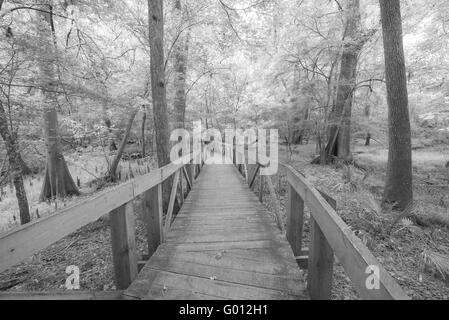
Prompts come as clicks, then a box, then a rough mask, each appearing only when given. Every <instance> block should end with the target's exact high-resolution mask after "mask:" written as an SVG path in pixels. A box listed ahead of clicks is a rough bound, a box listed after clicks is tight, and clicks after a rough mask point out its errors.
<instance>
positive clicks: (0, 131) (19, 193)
mask: <svg viewBox="0 0 449 320" xmlns="http://www.w3.org/2000/svg"><path fill="white" fill-rule="evenodd" d="M0 135H1V136H2V138H3V141H5V145H6V153H7V156H8V161H9V167H10V170H11V175H12V177H13V182H14V188H15V189H16V197H17V202H18V205H19V215H20V223H21V224H26V223H28V222H30V221H31V216H30V208H29V206H28V199H27V195H26V191H25V186H24V184H23V167H22V166H23V163H24V162H23V159H22V156H21V155H20V152H19V146H18V143H17V132H15V131H13V129H12V128H11V129H10V128H9V127H8V121H7V118H6V112H5V109H4V107H3V104H2V103H1V101H0Z"/></svg>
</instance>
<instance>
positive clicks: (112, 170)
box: [108, 109, 138, 182]
mask: <svg viewBox="0 0 449 320" xmlns="http://www.w3.org/2000/svg"><path fill="white" fill-rule="evenodd" d="M137 111H138V110H137V109H136V110H134V111H133V113H132V114H131V116H130V117H129V121H128V125H127V126H126V131H125V135H124V136H123V139H122V142H121V143H120V147H119V149H118V152H117V155H116V156H115V158H114V161H112V164H111V168H110V169H109V176H108V178H109V180H110V181H111V182H117V168H118V165H119V163H120V160H121V159H122V155H123V152H124V151H125V147H126V144H127V142H128V138H129V135H130V133H131V129H132V127H133V123H134V119H135V118H136V115H137Z"/></svg>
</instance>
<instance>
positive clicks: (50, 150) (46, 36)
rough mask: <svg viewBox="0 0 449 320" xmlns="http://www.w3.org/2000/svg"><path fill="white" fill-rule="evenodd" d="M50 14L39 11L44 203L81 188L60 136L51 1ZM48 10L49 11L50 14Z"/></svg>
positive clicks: (47, 9)
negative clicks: (42, 99) (44, 148)
mask: <svg viewBox="0 0 449 320" xmlns="http://www.w3.org/2000/svg"><path fill="white" fill-rule="evenodd" d="M43 8H44V9H45V10H46V12H41V11H39V12H37V18H38V22H37V23H38V29H39V35H40V41H41V44H42V48H41V52H40V54H39V68H40V73H41V74H40V77H41V86H42V88H43V96H44V101H43V105H44V128H45V129H44V130H45V137H46V144H47V166H46V170H45V179H44V184H43V186H42V191H41V195H40V200H41V201H45V200H47V199H49V198H52V197H56V196H59V197H66V196H69V195H79V191H78V188H77V186H76V184H75V182H74V181H73V178H72V176H71V175H70V172H69V170H68V167H67V164H66V162H65V159H64V156H63V155H62V153H61V147H60V137H59V134H58V114H57V111H56V107H55V105H56V95H55V91H56V90H55V89H56V83H55V82H56V80H55V54H56V53H55V47H54V46H55V42H54V41H53V40H52V39H53V37H54V24H53V16H52V5H51V1H47V2H46V4H45V5H44V7H43ZM47 11H48V12H47Z"/></svg>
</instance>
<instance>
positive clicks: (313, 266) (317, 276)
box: [307, 192, 336, 300]
mask: <svg viewBox="0 0 449 320" xmlns="http://www.w3.org/2000/svg"><path fill="white" fill-rule="evenodd" d="M321 194H322V195H323V197H324V198H325V199H326V201H327V202H328V203H329V204H330V205H331V206H332V207H333V208H334V209H336V202H335V200H334V199H332V198H330V197H329V196H327V195H326V194H323V193H322V192H321ZM333 268H334V252H333V251H332V248H331V246H330V245H329V243H328V242H327V239H326V237H325V236H324V234H323V232H322V231H321V229H320V226H319V225H318V223H316V221H315V219H314V218H313V216H312V215H311V216H310V248H309V264H308V279H307V289H308V291H309V295H310V298H311V299H312V300H330V299H331V294H332V273H333Z"/></svg>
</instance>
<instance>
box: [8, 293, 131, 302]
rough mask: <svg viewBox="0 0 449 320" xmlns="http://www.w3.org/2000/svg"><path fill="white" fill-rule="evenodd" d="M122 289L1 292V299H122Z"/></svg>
mask: <svg viewBox="0 0 449 320" xmlns="http://www.w3.org/2000/svg"><path fill="white" fill-rule="evenodd" d="M122 296H123V292H122V291H101V292H93V291H54V292H0V300H120V299H122Z"/></svg>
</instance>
